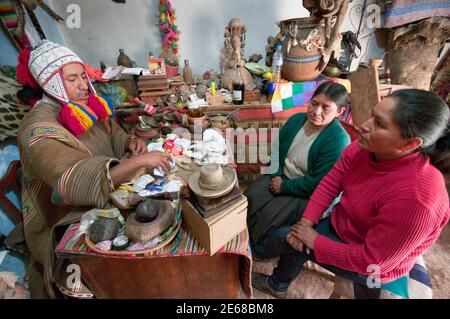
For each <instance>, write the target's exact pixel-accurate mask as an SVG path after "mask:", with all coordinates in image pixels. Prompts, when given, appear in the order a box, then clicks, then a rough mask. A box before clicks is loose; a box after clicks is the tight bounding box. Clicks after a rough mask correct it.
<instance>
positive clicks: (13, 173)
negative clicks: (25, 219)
mask: <svg viewBox="0 0 450 319" xmlns="http://www.w3.org/2000/svg"><path fill="white" fill-rule="evenodd" d="M19 175H20V161H18V160H17V161H13V162H11V163H10V164H9V167H8V170H7V171H6V174H5V175H4V176H3V177H2V178H1V179H0V207H1V208H2V209H3V211H4V212H5V213H6V216H7V217H8V218H9V219H11V220H12V221H13V222H14V223H15V224H17V223H19V222H21V221H22V212H21V211H20V209H19V208H17V207H16V206H15V205H14V204H13V202H12V201H11V200H10V199H9V198H8V197H7V196H6V193H7V192H8V190H11V189H14V188H15V191H17V192H18V193H19V194H20V192H21V190H22V182H21V179H20V176H19Z"/></svg>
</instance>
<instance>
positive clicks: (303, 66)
mask: <svg viewBox="0 0 450 319" xmlns="http://www.w3.org/2000/svg"><path fill="white" fill-rule="evenodd" d="M351 1H352V0H303V6H304V7H305V8H306V9H307V10H308V11H310V13H311V16H310V17H309V18H296V19H295V18H294V19H288V20H283V21H280V22H279V23H277V24H278V27H279V28H280V32H279V33H278V35H277V36H276V37H270V38H269V39H268V45H267V46H266V64H267V65H269V66H270V65H271V60H272V55H273V51H274V47H275V45H276V44H279V43H281V44H282V45H283V55H284V62H283V67H282V71H281V73H282V77H283V78H284V79H286V80H288V81H295V82H301V81H311V80H314V79H316V78H317V76H318V75H319V74H320V73H321V72H322V70H323V69H324V68H325V66H326V65H327V63H328V61H329V59H330V57H331V56H332V55H333V54H334V57H335V58H338V56H339V53H340V44H341V38H342V36H341V34H340V33H339V28H340V27H341V25H342V22H343V20H344V17H345V14H346V12H347V9H348V4H349V3H350V2H351Z"/></svg>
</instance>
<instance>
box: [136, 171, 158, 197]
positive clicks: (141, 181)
mask: <svg viewBox="0 0 450 319" xmlns="http://www.w3.org/2000/svg"><path fill="white" fill-rule="evenodd" d="M154 180H155V178H154V177H153V176H151V175H150V174H144V175H142V176H141V177H139V178H138V179H137V180H136V182H134V186H133V192H135V193H139V192H140V191H143V190H144V189H145V186H147V185H148V184H150V183H151V182H153V181H154Z"/></svg>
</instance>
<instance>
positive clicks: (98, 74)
mask: <svg viewBox="0 0 450 319" xmlns="http://www.w3.org/2000/svg"><path fill="white" fill-rule="evenodd" d="M84 69H85V70H86V73H87V74H88V76H89V78H90V79H92V80H94V81H98V82H109V81H110V80H109V79H103V78H102V76H103V72H102V71H101V70H100V69H97V68H95V67H93V66H92V65H90V64H89V63H85V64H84Z"/></svg>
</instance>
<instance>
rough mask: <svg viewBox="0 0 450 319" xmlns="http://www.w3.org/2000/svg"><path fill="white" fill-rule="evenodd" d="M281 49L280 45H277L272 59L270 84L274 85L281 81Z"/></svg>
mask: <svg viewBox="0 0 450 319" xmlns="http://www.w3.org/2000/svg"><path fill="white" fill-rule="evenodd" d="M281 49H282V46H281V44H277V45H276V46H275V52H274V53H273V58H272V82H275V83H277V82H279V81H280V80H281V67H282V66H283V52H282V51H281Z"/></svg>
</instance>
